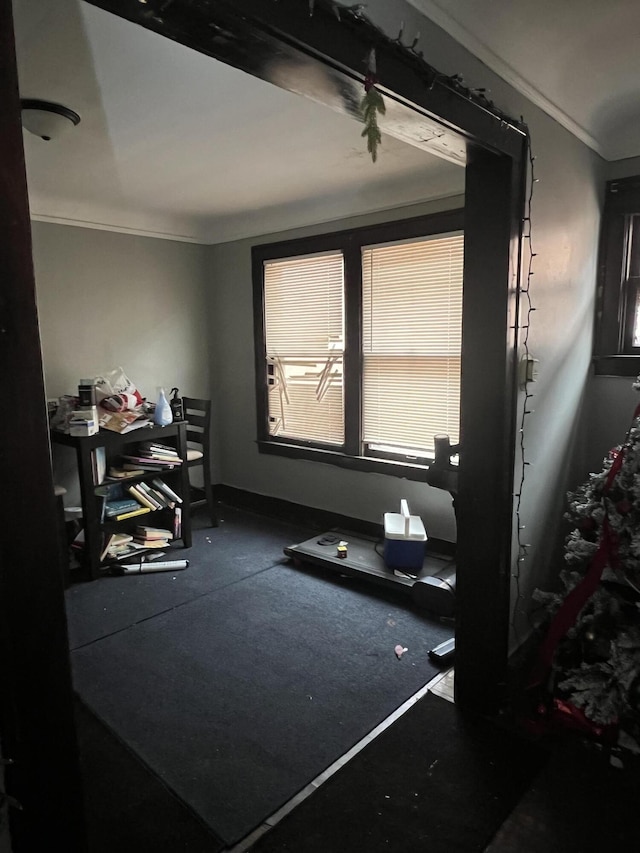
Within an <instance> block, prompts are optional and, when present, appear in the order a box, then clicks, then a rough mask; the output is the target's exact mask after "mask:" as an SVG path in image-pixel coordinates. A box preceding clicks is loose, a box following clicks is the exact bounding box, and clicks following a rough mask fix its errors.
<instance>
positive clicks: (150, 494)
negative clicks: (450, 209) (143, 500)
mask: <svg viewBox="0 0 640 853" xmlns="http://www.w3.org/2000/svg"><path fill="white" fill-rule="evenodd" d="M136 487H137V488H138V489H139V490H140V491H142V492H144V494H145V496H146V497H147V498H149V500H150V501H151V503H152V504H155V506H156V509H165V508H166V506H167V504H166V502H165V501H164V499H162V500H161V499H160V498H159V497H157V496H156V495H155V493H154V490H153V489H152V488H151V486H148V485H147V484H146V483H145V482H143V481H142V480H141V481H140V482H139V483H136Z"/></svg>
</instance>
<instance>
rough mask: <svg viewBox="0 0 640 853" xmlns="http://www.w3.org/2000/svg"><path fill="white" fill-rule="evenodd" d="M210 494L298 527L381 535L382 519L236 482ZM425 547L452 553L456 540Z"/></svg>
mask: <svg viewBox="0 0 640 853" xmlns="http://www.w3.org/2000/svg"><path fill="white" fill-rule="evenodd" d="M213 497H214V500H215V501H216V502H217V503H223V504H227V505H229V506H233V507H236V508H237V509H244V510H247V511H249V512H255V513H257V514H258V515H266V516H268V517H269V518H279V519H280V520H283V519H285V520H286V521H289V522H291V523H293V524H299V525H300V526H301V527H310V528H312V529H315V530H318V531H322V530H331V529H332V528H334V527H340V528H342V529H344V530H350V531H352V532H353V533H360V534H361V535H363V536H373V537H376V538H380V539H382V537H383V533H384V531H383V527H382V521H381V522H380V523H379V524H376V523H375V522H373V521H365V520H364V519H361V518H352V517H351V516H347V515H341V514H340V513H336V512H329V511H328V510H323V509H317V508H316V507H310V506H303V505H301V504H297V503H293V502H292V501H286V500H283V499H282V498H273V497H269V496H268V495H259V494H257V493H255V492H249V491H246V490H245V489H237V488H235V486H227V485H225V484H224V483H217V484H215V485H214V486H213ZM427 550H428V551H432V552H435V553H438V554H446V555H450V556H453V555H454V553H455V543H453V542H446V541H445V540H444V539H431V538H429V540H428V542H427Z"/></svg>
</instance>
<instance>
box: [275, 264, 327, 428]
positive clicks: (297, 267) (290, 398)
mask: <svg viewBox="0 0 640 853" xmlns="http://www.w3.org/2000/svg"><path fill="white" fill-rule="evenodd" d="M343 282H344V270H343V257H342V253H341V252H331V253H321V254H314V255H305V256H302V257H294V258H285V259H278V260H273V261H265V263H264V323H265V342H266V358H267V382H268V388H269V402H268V417H269V432H270V434H271V435H277V436H283V437H288V438H293V439H299V440H309V441H317V442H323V443H327V444H336V445H342V444H343V443H344V399H343V355H344V295H343V294H344V286H343Z"/></svg>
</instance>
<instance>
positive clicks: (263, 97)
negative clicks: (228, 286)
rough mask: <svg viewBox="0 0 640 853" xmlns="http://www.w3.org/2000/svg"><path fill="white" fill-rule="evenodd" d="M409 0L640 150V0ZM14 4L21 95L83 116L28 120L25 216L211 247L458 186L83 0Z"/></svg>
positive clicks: (565, 118) (585, 131)
mask: <svg viewBox="0 0 640 853" xmlns="http://www.w3.org/2000/svg"><path fill="white" fill-rule="evenodd" d="M301 2H302V0H301ZM409 2H410V3H411V4H412V5H413V6H414V7H415V8H417V9H419V10H420V11H422V12H424V13H425V14H426V15H427V16H428V17H429V18H431V19H432V20H433V21H434V22H435V23H437V24H438V25H439V26H441V27H442V28H443V29H445V30H446V31H447V32H449V33H450V34H451V35H452V36H453V37H454V38H455V39H456V40H457V41H459V42H460V43H462V44H463V45H464V46H465V47H467V48H468V49H469V50H470V51H471V52H472V53H474V54H475V55H476V56H478V58H479V59H481V60H482V61H483V62H484V63H485V64H486V65H487V66H489V67H490V68H492V70H494V71H496V72H497V73H498V74H499V75H500V76H502V77H503V78H504V79H506V80H507V81H508V82H510V83H511V84H512V85H514V86H515V87H516V88H518V89H519V90H520V91H522V92H523V93H524V94H525V95H527V96H528V97H529V98H530V99H531V100H533V101H534V102H535V103H537V104H538V105H539V106H540V107H542V109H544V110H545V111H546V112H548V113H549V114H550V115H552V116H553V117H554V118H556V119H557V120H558V121H559V122H561V123H562V124H563V125H564V126H565V127H567V128H568V129H569V130H571V131H572V132H573V133H574V134H575V135H576V136H578V137H579V138H580V139H582V140H583V141H584V142H585V143H586V144H587V145H589V146H590V147H591V148H593V149H594V150H595V151H597V152H598V153H600V154H601V155H602V156H603V157H605V159H610V160H615V159H621V158H623V157H629V156H636V155H640V92H639V91H638V90H639V89H640V49H639V47H638V46H639V45H640V4H639V3H638V0H609V2H607V3H602V2H601V0H562V2H558V0H537V2H536V3H531V1H530V0H509V3H507V2H504V0H503V2H498V0H446V3H445V0H438V2H436V0H409ZM13 7H14V19H15V31H16V47H17V56H18V73H19V82H20V94H21V96H22V97H26V98H41V99H46V100H51V101H55V102H58V103H62V104H64V105H66V106H68V107H70V108H72V109H73V110H75V111H77V112H78V113H79V114H80V115H81V117H82V121H81V123H80V124H79V125H78V127H77V128H75V129H73V130H72V131H71V132H70V133H68V134H67V135H66V136H65V137H63V138H62V139H60V140H53V141H51V142H44V141H43V140H41V139H39V138H37V137H35V136H33V135H31V134H29V133H28V132H26V131H25V132H24V144H25V155H26V162H27V178H28V185H29V199H30V205H31V212H32V216H33V218H34V219H39V220H45V221H52V222H62V223H67V224H76V225H88V226H90V227H94V228H104V229H112V230H119V231H125V232H129V233H135V234H148V235H151V236H157V237H169V238H172V239H179V240H187V241H194V242H202V243H216V242H225V241H228V240H234V239H239V238H243V237H249V236H256V235H260V234H266V233H273V232H276V231H280V230H286V229H289V228H293V227H297V226H300V225H309V224H315V223H325V222H331V221H332V220H337V219H341V218H344V217H346V216H350V215H356V214H361V213H368V212H372V211H376V210H381V209H389V208H393V207H403V206H406V205H411V204H415V203H417V202H420V201H426V200H430V199H435V198H441V197H444V196H449V195H454V194H458V193H461V192H463V191H464V170H463V169H462V168H461V167H460V166H459V165H455V164H454V163H452V162H448V161H445V160H442V159H439V158H436V157H435V156H432V155H430V154H427V153H426V152H425V151H421V150H418V149H416V148H413V147H411V146H409V145H407V144H405V143H403V142H401V141H399V140H396V139H393V138H391V137H388V136H385V137H384V139H383V144H382V148H381V152H380V156H379V157H378V160H377V162H376V163H372V162H371V158H370V156H369V154H368V153H367V151H366V145H365V142H364V140H363V139H362V138H361V135H360V133H361V129H362V125H360V124H359V123H358V122H356V121H354V120H353V119H351V118H348V117H346V116H344V115H340V114H338V113H335V112H333V111H332V110H330V109H328V108H327V107H323V106H321V105H319V104H317V103H315V102H313V101H310V100H307V99H304V98H302V97H300V96H298V95H295V94H292V93H290V92H287V91H284V90H282V89H279V88H277V87H275V86H273V85H271V84H269V83H266V82H264V81H261V80H258V79H256V78H253V77H251V76H249V75H247V74H244V73H243V72H241V71H238V70H236V69H234V68H231V67H229V66H227V65H224V64H222V63H219V62H217V61H215V60H213V59H210V58H208V57H205V56H203V55H201V54H198V53H196V52H194V51H191V50H189V49H187V48H185V47H183V46H181V45H179V44H176V43H175V42H172V41H170V40H168V39H164V38H162V37H160V36H158V35H157V34H155V33H152V32H150V31H148V30H145V29H143V28H142V27H139V26H136V25H134V24H130V23H128V22H126V21H123V20H121V19H119V18H117V17H115V16H113V15H110V14H109V13H107V12H104V11H103V10H101V9H97V8H96V7H94V6H91V5H89V4H87V3H85V2H83V0H56V2H55V3H52V2H51V0H13ZM541 57H544V60H543V61H541V59H540V58H541ZM475 83H476V81H474V84H475ZM477 85H481V83H477Z"/></svg>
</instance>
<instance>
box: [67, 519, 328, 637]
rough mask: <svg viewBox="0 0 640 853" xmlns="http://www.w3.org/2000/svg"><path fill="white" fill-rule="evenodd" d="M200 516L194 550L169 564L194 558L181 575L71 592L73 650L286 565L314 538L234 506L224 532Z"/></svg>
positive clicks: (104, 582) (109, 581)
mask: <svg viewBox="0 0 640 853" xmlns="http://www.w3.org/2000/svg"><path fill="white" fill-rule="evenodd" d="M206 523H207V520H206V513H203V514H197V515H195V516H194V531H193V546H192V547H191V548H189V549H184V548H181V547H176V548H175V550H173V549H172V550H171V552H170V554H169V555H168V558H169V559H183V558H185V557H187V558H188V559H189V568H188V569H186V570H184V571H179V572H175V573H174V572H158V573H157V574H147V575H140V576H135V575H133V576H132V575H129V576H127V577H104V578H99V579H98V580H96V581H91V582H90V583H78V584H73V585H72V586H71V587H69V589H68V590H67V591H66V608H67V623H68V629H69V645H70V647H71V648H72V649H75V648H79V647H80V646H83V645H85V644H86V643H91V642H93V641H94V640H96V639H98V638H100V637H106V636H108V635H109V634H113V633H114V632H116V631H121V630H123V629H124V628H128V627H129V626H131V625H133V624H135V623H136V622H140V621H143V620H145V619H148V618H149V617H150V616H155V615H156V614H157V613H162V612H164V611H165V610H170V609H171V608H173V607H178V606H180V605H181V604H184V603H185V602H187V601H192V600H193V599H196V598H198V597H199V596H201V595H205V594H206V593H208V592H211V591H212V590H214V589H218V588H220V587H223V586H226V585H227V584H228V583H233V582H235V581H237V580H239V579H241V578H243V577H247V576H249V575H252V574H255V573H257V572H260V571H262V570H263V569H265V568H269V567H270V566H273V565H274V564H275V563H278V562H283V561H284V555H283V548H284V547H285V546H287V545H291V544H292V543H294V542H296V541H298V540H300V539H302V538H305V537H307V536H310V535H311V531H308V530H306V529H301V528H300V527H295V526H293V525H291V524H287V523H286V522H284V521H276V520H273V519H268V518H264V517H262V516H259V515H254V514H252V513H247V512H242V511H241V510H237V509H233V508H231V507H221V508H220V523H219V527H208V526H204V525H205V524H206Z"/></svg>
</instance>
